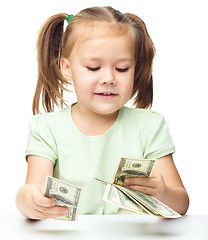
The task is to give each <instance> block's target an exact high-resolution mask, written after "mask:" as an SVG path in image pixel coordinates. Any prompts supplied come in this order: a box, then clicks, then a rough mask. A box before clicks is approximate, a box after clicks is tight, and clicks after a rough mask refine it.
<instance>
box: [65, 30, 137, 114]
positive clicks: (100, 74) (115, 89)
mask: <svg viewBox="0 0 208 240" xmlns="http://www.w3.org/2000/svg"><path fill="white" fill-rule="evenodd" d="M99 31H100V30H99ZM134 68H135V61H134V41H133V39H132V35H131V34H130V33H126V34H125V35H122V36H118V37H109V38H103V37H101V38H88V39H85V40H83V41H79V42H78V43H75V45H74V47H73V49H72V52H71V55H70V57H69V58H68V59H64V60H63V61H62V72H63V73H64V74H65V76H66V73H67V74H68V75H70V77H71V78H72V80H73V83H74V87H75V91H76V95H77V107H78V109H80V110H84V111H85V113H86V111H87V113H89V114H90V113H96V114H101V115H113V114H117V111H118V110H119V109H120V108H121V107H123V105H124V104H125V103H126V102H127V101H128V100H129V99H130V98H131V97H132V91H133V83H134Z"/></svg>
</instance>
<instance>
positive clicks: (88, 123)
mask: <svg viewBox="0 0 208 240" xmlns="http://www.w3.org/2000/svg"><path fill="white" fill-rule="evenodd" d="M71 114H72V119H73V122H74V124H75V125H76V127H77V128H78V129H79V130H80V131H81V132H82V133H83V134H84V135H87V136H95V135H102V134H105V133H106V132H107V131H108V130H109V129H110V127H111V126H112V125H113V124H114V122H115V121H116V118H117V116H118V111H117V112H114V113H111V114H107V115H102V114H99V113H96V112H90V111H87V110H85V109H82V108H81V107H80V106H79V105H78V104H75V105H73V106H72V113H71Z"/></svg>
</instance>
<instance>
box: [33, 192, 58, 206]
mask: <svg viewBox="0 0 208 240" xmlns="http://www.w3.org/2000/svg"><path fill="white" fill-rule="evenodd" d="M32 200H33V202H34V203H35V204H36V205H39V206H43V207H52V206H55V205H56V201H55V200H53V199H51V198H47V197H45V196H43V194H42V191H41V189H40V188H37V189H34V192H33V194H32Z"/></svg>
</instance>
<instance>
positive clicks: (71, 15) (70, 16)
mask: <svg viewBox="0 0 208 240" xmlns="http://www.w3.org/2000/svg"><path fill="white" fill-rule="evenodd" d="M73 17H74V15H73V14H70V15H69V16H68V17H67V18H66V21H67V22H68V23H69V22H70V20H71V19H72V18H73Z"/></svg>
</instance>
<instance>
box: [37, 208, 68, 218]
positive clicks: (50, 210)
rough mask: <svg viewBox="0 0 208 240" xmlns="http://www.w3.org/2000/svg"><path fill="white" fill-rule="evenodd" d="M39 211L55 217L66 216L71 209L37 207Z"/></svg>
mask: <svg viewBox="0 0 208 240" xmlns="http://www.w3.org/2000/svg"><path fill="white" fill-rule="evenodd" d="M36 210H37V211H39V212H41V213H47V214H51V215H55V216H66V215H67V214H68V211H69V209H68V208H67V207H59V206H55V207H37V208H36Z"/></svg>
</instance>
